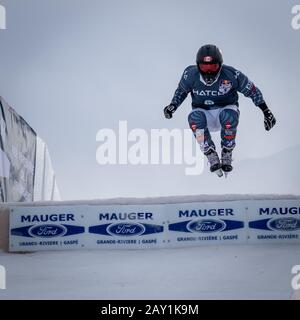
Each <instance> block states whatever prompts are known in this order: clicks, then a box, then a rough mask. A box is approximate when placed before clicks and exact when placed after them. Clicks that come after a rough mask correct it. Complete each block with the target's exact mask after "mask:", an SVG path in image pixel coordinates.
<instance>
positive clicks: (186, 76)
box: [171, 67, 192, 108]
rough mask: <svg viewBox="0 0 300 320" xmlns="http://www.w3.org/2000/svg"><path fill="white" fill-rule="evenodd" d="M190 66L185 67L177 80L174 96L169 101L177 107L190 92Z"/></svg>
mask: <svg viewBox="0 0 300 320" xmlns="http://www.w3.org/2000/svg"><path fill="white" fill-rule="evenodd" d="M190 69H191V67H187V68H186V69H185V70H184V72H183V75H182V77H181V80H180V82H179V85H178V88H177V89H176V91H175V94H174V97H173V99H172V101H171V104H172V105H174V106H176V108H178V107H179V106H180V105H181V104H182V103H183V101H184V100H185V99H186V97H187V96H188V94H189V93H190V92H191V80H192V79H191V74H190Z"/></svg>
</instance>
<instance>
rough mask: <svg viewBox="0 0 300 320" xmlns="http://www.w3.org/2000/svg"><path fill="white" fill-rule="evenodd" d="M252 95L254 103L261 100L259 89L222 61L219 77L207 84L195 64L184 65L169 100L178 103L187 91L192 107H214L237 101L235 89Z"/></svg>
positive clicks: (177, 104)
mask: <svg viewBox="0 0 300 320" xmlns="http://www.w3.org/2000/svg"><path fill="white" fill-rule="evenodd" d="M239 92H240V93H242V94H243V95H244V96H246V97H249V98H251V99H252V101H253V103H254V104H255V105H256V106H258V105H260V104H262V103H264V98H263V95H262V93H261V91H260V90H259V89H258V88H257V87H256V86H255V85H254V83H253V82H252V81H250V80H249V79H248V77H247V76H246V75H244V74H243V73H242V72H240V71H238V70H236V69H235V68H233V67H230V66H227V65H223V66H222V68H221V71H220V74H219V77H218V78H217V79H216V80H215V82H214V83H213V84H211V85H207V84H206V83H205V82H204V80H203V79H202V77H201V74H200V72H199V70H198V67H197V66H196V65H193V66H189V67H187V68H186V69H185V70H184V72H183V75H182V78H181V80H180V83H179V85H178V88H177V90H176V91H175V94H174V97H173V99H172V102H171V104H173V105H175V106H176V107H179V106H180V105H181V104H182V102H183V101H184V100H185V98H186V97H187V96H188V94H189V93H190V94H191V97H192V107H193V108H204V109H208V110H210V109H216V108H222V107H224V106H227V105H237V106H238V105H239V104H238V101H239V96H238V93H239Z"/></svg>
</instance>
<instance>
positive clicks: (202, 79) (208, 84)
mask: <svg viewBox="0 0 300 320" xmlns="http://www.w3.org/2000/svg"><path fill="white" fill-rule="evenodd" d="M221 70H222V66H221V68H220V70H219V72H218V74H217V76H216V78H215V80H214V81H213V82H212V83H207V82H206V81H205V80H204V78H203V77H202V74H201V73H200V81H201V82H202V83H204V84H205V85H206V86H208V87H210V86H212V85H213V84H214V83H216V82H217V81H218V80H219V77H220V74H221Z"/></svg>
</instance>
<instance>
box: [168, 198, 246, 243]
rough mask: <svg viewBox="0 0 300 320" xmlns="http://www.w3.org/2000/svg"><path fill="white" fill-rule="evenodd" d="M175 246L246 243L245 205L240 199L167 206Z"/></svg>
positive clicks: (169, 236)
mask: <svg viewBox="0 0 300 320" xmlns="http://www.w3.org/2000/svg"><path fill="white" fill-rule="evenodd" d="M166 215H167V220H168V229H169V232H168V240H169V246H171V247H185V246H198V245H208V244H214V245H215V244H226V243H228V244H233V243H246V241H247V235H246V232H245V220H246V213H245V207H244V206H243V205H242V203H241V202H239V201H226V202H195V203H185V204H173V205H167V206H166Z"/></svg>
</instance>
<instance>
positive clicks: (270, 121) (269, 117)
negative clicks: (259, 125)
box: [264, 109, 276, 131]
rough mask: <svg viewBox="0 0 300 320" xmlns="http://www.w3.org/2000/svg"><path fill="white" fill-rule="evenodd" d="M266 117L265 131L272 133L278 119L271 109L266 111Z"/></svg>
mask: <svg viewBox="0 0 300 320" xmlns="http://www.w3.org/2000/svg"><path fill="white" fill-rule="evenodd" d="M264 116H265V120H264V123H265V129H266V130H267V131H270V130H271V129H272V128H273V127H274V126H275V124H276V119H275V117H274V115H273V113H272V112H271V110H270V109H267V110H265V111H264Z"/></svg>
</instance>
